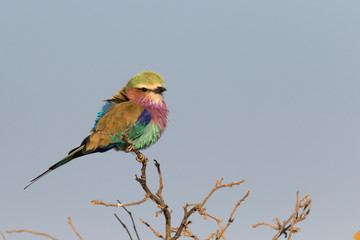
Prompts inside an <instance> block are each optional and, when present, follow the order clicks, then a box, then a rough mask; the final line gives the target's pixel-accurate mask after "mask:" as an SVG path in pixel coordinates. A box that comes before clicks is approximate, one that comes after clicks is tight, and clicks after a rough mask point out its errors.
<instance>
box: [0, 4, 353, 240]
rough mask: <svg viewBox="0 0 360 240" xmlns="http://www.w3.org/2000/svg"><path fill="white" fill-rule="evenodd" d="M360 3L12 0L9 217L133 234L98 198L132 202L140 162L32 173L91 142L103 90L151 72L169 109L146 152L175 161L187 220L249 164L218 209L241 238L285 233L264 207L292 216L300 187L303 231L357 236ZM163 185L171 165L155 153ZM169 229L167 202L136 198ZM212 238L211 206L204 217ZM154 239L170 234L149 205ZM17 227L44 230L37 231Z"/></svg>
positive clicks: (6, 55)
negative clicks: (308, 202)
mask: <svg viewBox="0 0 360 240" xmlns="http://www.w3.org/2000/svg"><path fill="white" fill-rule="evenodd" d="M359 10H360V2H359V1H358V0H353V1H350V0H326V1H324V0H323V1H321V0H311V1H310V0H302V1H299V0H295V1H282V0H279V1H269V0H256V1H254V0H251V1H250V0H249V1H240V0H238V1H233V0H229V1H212V0H209V1H168V0H167V1H110V0H105V1H89V0H86V1H85V0H76V1H45V0H31V1H24V0H19V1H2V2H1V4H0V81H1V88H0V109H1V119H0V123H1V126H2V129H1V138H0V146H1V151H0V159H1V168H0V196H1V204H0V229H1V230H2V231H4V230H11V229H21V228H26V229H30V230H33V231H39V232H46V233H49V234H51V235H53V236H55V237H57V238H59V239H77V237H76V236H75V234H74V233H73V231H72V229H71V228H70V227H69V225H68V224H67V217H68V216H71V217H72V220H73V223H74V225H75V226H76V228H77V230H78V231H79V233H80V234H81V235H82V236H83V238H84V239H87V240H91V239H127V235H126V232H125V231H124V229H123V228H122V227H121V225H120V224H119V223H118V222H117V220H116V219H115V218H114V216H113V213H115V212H116V213H118V214H119V216H120V217H121V218H122V219H123V220H124V221H125V222H126V223H127V224H128V225H130V221H129V220H128V218H127V215H126V214H125V213H124V212H123V211H122V210H121V209H114V208H105V207H101V206H92V205H91V204H90V201H91V200H94V199H97V200H103V201H106V202H116V200H117V199H119V200H120V201H122V202H132V201H136V200H140V199H142V197H143V196H144V193H143V190H142V189H141V188H140V186H139V184H138V183H137V182H136V181H135V179H134V174H139V173H140V164H139V163H137V162H136V161H135V159H134V156H133V155H131V154H127V153H123V152H115V151H110V152H107V153H105V154H93V155H89V156H86V157H83V158H79V159H77V160H75V161H73V162H71V163H69V164H67V165H65V166H63V167H61V168H59V169H57V170H56V171H54V172H52V173H51V174H49V175H48V176H46V177H45V178H43V179H41V180H40V181H39V182H37V183H36V184H34V185H32V186H31V187H30V188H29V189H27V190H26V191H24V190H23V187H24V186H26V185H27V183H28V182H29V181H30V180H31V179H32V178H34V177H35V176H37V175H38V174H40V173H41V172H43V171H44V170H46V169H47V168H48V167H49V166H50V165H52V164H53V163H55V162H56V161H58V160H59V159H61V158H62V157H63V156H65V155H66V154H67V152H68V151H69V150H70V149H72V148H73V147H76V146H78V145H79V144H80V142H81V141H82V139H83V138H84V137H86V136H87V134H88V132H89V130H90V129H91V127H92V126H93V123H94V120H95V118H96V113H97V112H98V111H99V110H100V108H101V106H102V104H103V102H102V100H104V99H107V98H109V97H110V96H111V95H112V94H114V93H116V91H117V89H120V88H122V87H123V86H124V85H125V83H126V82H127V81H128V80H129V79H130V78H131V77H132V76H133V75H135V74H136V73H138V72H141V71H143V70H152V71H156V72H158V73H160V74H161V75H162V76H163V77H164V79H165V84H166V88H167V89H168V91H167V92H166V93H165V99H166V102H167V105H168V107H169V109H170V116H169V124H168V128H167V130H166V131H165V133H164V135H163V137H162V138H161V139H160V141H159V142H158V143H157V144H156V145H154V146H153V147H151V148H149V149H148V150H146V151H144V153H145V154H146V155H147V156H148V157H149V158H151V159H154V158H155V159H157V160H158V161H159V162H160V163H161V167H162V170H163V177H164V183H165V189H164V197H165V199H166V201H167V203H168V205H169V207H170V209H173V210H174V212H173V225H174V226H177V225H178V223H179V221H180V218H181V217H182V215H183V210H182V206H183V205H184V204H185V203H188V202H191V203H192V202H199V201H201V200H202V199H203V198H204V197H205V196H206V194H207V193H208V192H209V191H210V189H211V188H212V187H213V185H214V183H215V181H216V179H218V178H220V177H224V178H225V180H224V182H233V181H238V180H242V179H246V180H247V182H246V183H244V184H243V185H241V186H240V187H236V188H232V189H230V190H221V191H219V192H218V193H216V194H215V195H214V196H213V198H212V199H211V200H210V201H209V204H208V205H207V209H208V211H209V213H212V214H214V215H216V216H218V217H219V218H223V219H228V216H229V213H230V211H231V209H232V208H233V205H234V204H235V203H236V202H237V201H238V200H239V199H240V198H241V197H242V196H243V195H244V194H245V192H246V191H247V190H251V194H250V196H249V198H248V199H247V200H246V202H244V203H243V205H241V206H240V208H239V209H238V211H237V213H236V214H235V222H234V223H233V224H232V225H231V226H230V228H229V229H228V231H227V239H230V240H232V239H246V240H259V239H271V238H272V237H273V235H274V234H275V232H274V231H273V230H270V229H268V228H266V227H259V228H257V229H253V228H252V227H251V225H252V224H255V223H257V222H262V221H266V222H271V220H272V219H273V217H279V218H280V219H284V218H287V217H289V215H290V213H291V212H292V210H293V208H294V205H295V200H296V191H297V190H300V194H301V195H304V194H306V193H309V194H310V197H311V198H312V199H313V209H312V211H311V213H310V215H309V217H308V219H307V220H306V221H305V222H303V223H301V224H300V225H299V227H301V232H300V233H297V234H296V235H295V237H294V239H307V240H311V239H334V240H335V239H352V236H353V234H354V233H355V232H356V231H358V230H360V220H359V216H360V204H359V203H360V187H359V183H360V174H359V171H360V161H359V158H360V153H359V143H360V112H359V107H360V95H359V90H360V64H359V60H360V59H359V56H360V46H359V43H360V27H359V23H360V14H359ZM148 179H149V181H150V185H151V187H152V189H153V190H156V187H157V181H158V179H157V174H156V169H155V167H153V165H149V167H148ZM130 210H131V211H132V212H133V215H134V217H135V218H136V219H138V218H139V217H142V218H143V219H145V220H146V221H148V222H149V223H150V224H151V225H152V226H153V227H154V228H156V229H158V230H159V231H160V232H161V233H163V217H162V216H160V217H159V218H158V219H155V218H154V217H153V214H154V212H155V211H157V209H156V207H155V205H154V204H153V203H152V202H148V203H146V204H143V205H141V206H136V207H131V208H130ZM191 220H193V222H194V224H193V226H192V231H193V232H194V233H196V234H197V235H198V236H199V237H201V238H205V237H207V236H208V234H209V233H211V232H213V231H215V230H216V224H214V223H213V222H211V221H210V220H208V221H206V222H204V221H202V220H201V219H200V218H199V217H192V218H191ZM137 226H138V230H139V233H140V236H141V237H142V239H156V237H155V236H154V235H153V234H152V233H151V232H150V231H149V229H147V228H146V227H145V226H144V225H142V224H141V223H140V222H139V221H138V220H137ZM6 236H7V238H8V239H9V240H15V239H39V238H38V237H33V236H31V235H29V234H26V235H25V234H15V235H14V234H12V235H6Z"/></svg>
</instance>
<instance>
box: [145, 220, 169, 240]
mask: <svg viewBox="0 0 360 240" xmlns="http://www.w3.org/2000/svg"><path fill="white" fill-rule="evenodd" d="M140 221H141V222H142V223H143V224H145V225H146V226H147V227H148V228H150V230H151V231H152V232H153V233H154V234H155V236H157V237H158V238H161V239H164V240H165V238H164V237H163V236H162V235H161V234H160V233H158V232H157V231H155V229H153V228H152V227H151V226H150V224H148V223H147V222H145V221H144V220H142V219H141V218H140Z"/></svg>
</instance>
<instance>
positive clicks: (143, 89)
mask: <svg viewBox="0 0 360 240" xmlns="http://www.w3.org/2000/svg"><path fill="white" fill-rule="evenodd" d="M140 90H141V91H143V92H146V91H147V90H148V89H147V88H144V87H143V88H140Z"/></svg>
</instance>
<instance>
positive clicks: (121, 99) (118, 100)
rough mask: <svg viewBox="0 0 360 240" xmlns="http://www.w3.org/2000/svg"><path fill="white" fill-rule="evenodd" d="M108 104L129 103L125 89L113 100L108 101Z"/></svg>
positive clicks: (113, 96) (113, 97)
mask: <svg viewBox="0 0 360 240" xmlns="http://www.w3.org/2000/svg"><path fill="white" fill-rule="evenodd" d="M105 101H107V102H115V103H121V102H127V101H129V98H128V97H127V95H126V91H125V88H122V89H120V90H119V92H117V93H116V94H115V95H112V98H110V99H106V100H105Z"/></svg>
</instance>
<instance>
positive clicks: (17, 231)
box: [6, 229, 57, 240]
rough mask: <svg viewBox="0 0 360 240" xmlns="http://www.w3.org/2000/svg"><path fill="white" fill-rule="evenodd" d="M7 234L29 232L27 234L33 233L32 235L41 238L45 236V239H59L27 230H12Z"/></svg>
mask: <svg viewBox="0 0 360 240" xmlns="http://www.w3.org/2000/svg"><path fill="white" fill-rule="evenodd" d="M6 232H7V233H15V232H16V233H21V232H27V233H31V234H34V235H39V236H44V237H48V238H50V239H53V240H57V238H54V237H52V236H50V235H49V234H47V233H39V232H33V231H30V230H26V229H19V230H11V231H6Z"/></svg>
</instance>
